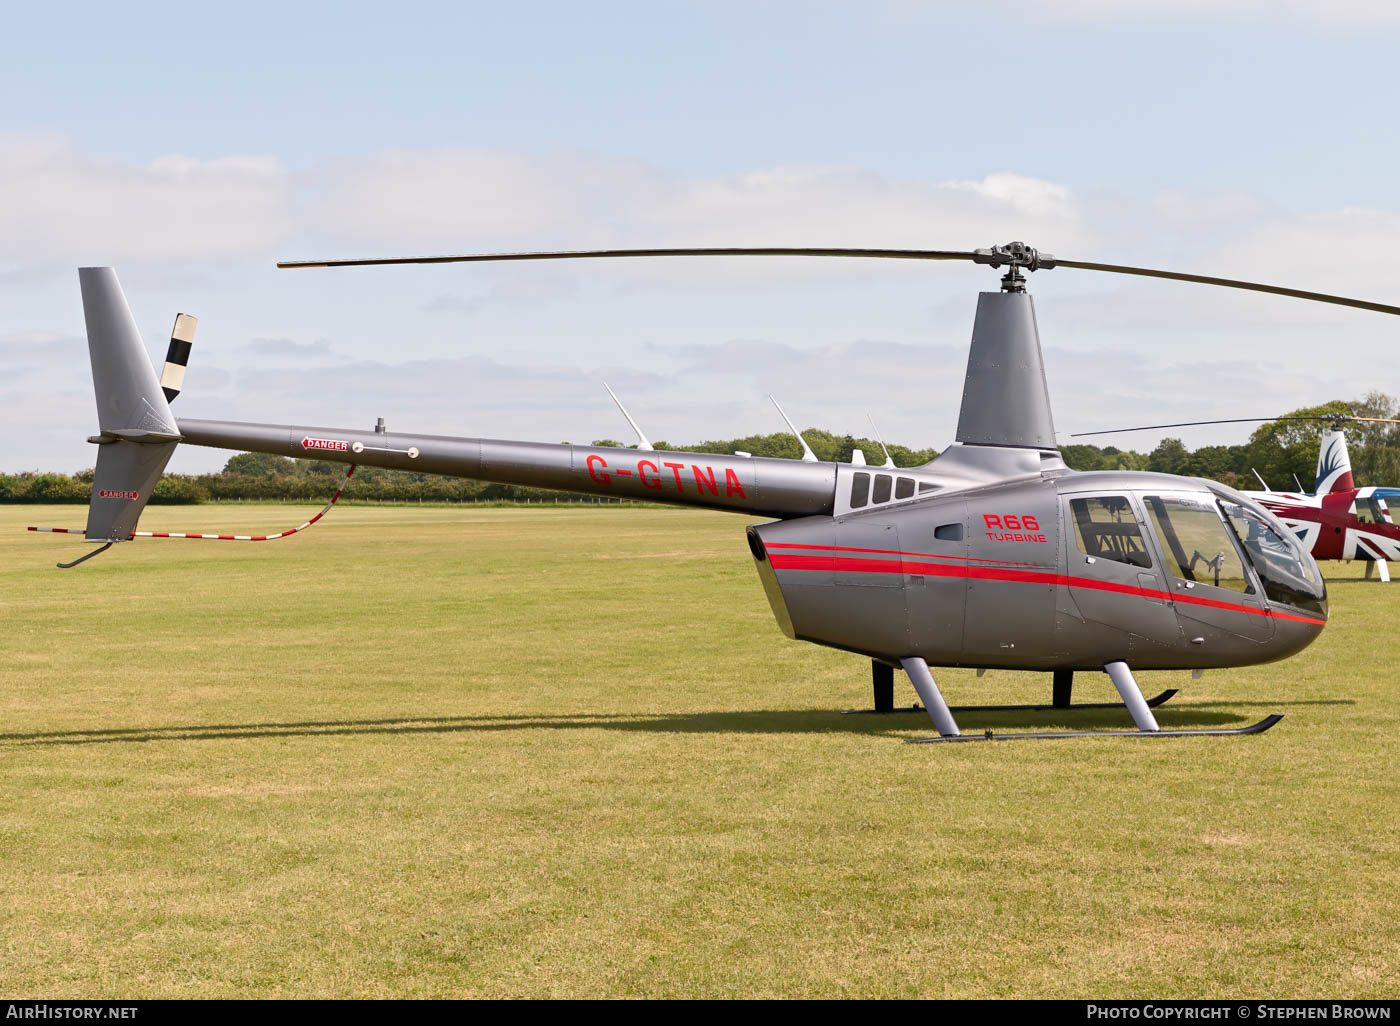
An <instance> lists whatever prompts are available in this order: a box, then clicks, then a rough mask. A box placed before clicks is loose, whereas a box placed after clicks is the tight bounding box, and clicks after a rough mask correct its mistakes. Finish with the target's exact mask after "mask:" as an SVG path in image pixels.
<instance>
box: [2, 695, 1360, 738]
mask: <svg viewBox="0 0 1400 1026" xmlns="http://www.w3.org/2000/svg"><path fill="white" fill-rule="evenodd" d="M1352 704H1354V703H1353V702H1352V700H1351V699H1334V700H1325V699H1323V700H1311V701H1278V702H1253V703H1251V702H1223V701H1221V702H1199V703H1194V704H1190V705H1187V704H1182V705H1180V706H1178V707H1176V708H1166V707H1162V708H1158V709H1156V710H1154V712H1155V714H1156V717H1157V720H1158V722H1159V723H1160V724H1161V725H1162V727H1163V728H1164V729H1172V728H1188V727H1214V726H1222V725H1225V724H1229V725H1231V726H1245V725H1246V724H1247V723H1248V721H1247V720H1242V719H1240V717H1239V715H1237V714H1232V713H1229V712H1216V711H1213V710H1214V709H1215V708H1217V707H1218V708H1222V709H1236V710H1238V709H1247V708H1253V707H1265V706H1267V707H1270V708H1274V707H1281V706H1306V705H1352ZM959 725H960V726H961V727H962V728H963V730H964V731H966V732H971V733H978V732H981V731H982V730H983V729H984V728H992V729H994V730H998V731H1005V730H1010V729H1014V730H1101V729H1102V730H1113V729H1118V730H1123V729H1130V728H1131V727H1132V721H1131V720H1130V719H1129V718H1128V715H1127V711H1126V710H1123V709H1085V710H1078V711H1077V710H1074V709H1070V710H1068V711H1065V712H1056V713H1049V712H978V713H964V714H962V715H961V716H959ZM931 726H932V725H931V723H930V721H929V718H928V714H927V713H925V712H924V711H923V710H918V711H914V712H911V711H907V710H903V711H900V712H895V713H889V714H886V715H871V716H843V715H842V714H841V713H840V712H838V711H835V710H824V709H773V710H767V709H764V710H745V711H738V712H700V713H656V714H640V715H628V714H622V713H567V714H560V715H556V716H549V715H539V714H535V715H525V714H522V715H515V716H509V715H506V716H499V715H498V716H403V717H397V718H392V719H372V720H370V719H366V720H305V721H298V722H289V723H225V724H215V723H204V724H190V725H187V726H168V727H161V726H147V727H113V728H107V729H101V730H66V731H46V732H39V733H11V734H0V748H5V747H8V748H21V747H32V746H36V745H43V746H47V745H98V744H150V743H153V742H159V741H233V740H245V739H252V738H273V737H339V736H346V735H357V734H457V733H470V732H493V731H511V730H618V731H642V732H651V733H696V734H705V733H721V734H723V733H736V734H835V733H843V734H869V735H877V736H885V737H898V736H903V733H904V732H916V733H921V734H927V733H929V731H930V727H931Z"/></svg>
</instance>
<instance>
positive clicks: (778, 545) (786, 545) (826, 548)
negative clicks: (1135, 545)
mask: <svg viewBox="0 0 1400 1026" xmlns="http://www.w3.org/2000/svg"><path fill="white" fill-rule="evenodd" d="M764 548H767V549H808V550H816V551H818V552H875V553H882V554H884V555H887V556H927V557H928V558H929V559H959V560H964V561H968V560H972V561H976V562H979V563H1001V564H1002V565H1004V566H1043V565H1044V564H1041V563H1016V562H1013V561H1012V560H1009V559H989V558H986V557H984V556H945V555H942V554H940V553H937V552H903V551H901V550H899V549H850V548H845V547H843V546H840V545H798V544H796V543H794V542H772V543H765V545H764Z"/></svg>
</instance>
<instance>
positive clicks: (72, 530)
mask: <svg viewBox="0 0 1400 1026" xmlns="http://www.w3.org/2000/svg"><path fill="white" fill-rule="evenodd" d="M354 473H355V464H353V463H352V464H350V469H349V470H347V471H346V472H345V480H344V481H342V482H341V483H340V487H339V488H337V489H336V490H335V494H334V495H332V496H331V501H330V502H328V503H326V504H325V505H324V506H322V507H321V512H319V513H317V514H316V515H315V516H314V517H312V518H311V519H310V520H308V521H307V522H306V523H304V524H302V525H301V526H300V527H293V528H291V529H290V530H286V531H282V532H281V533H279V534H196V533H194V532H192V531H186V532H179V531H132V532H131V537H133V538H201V539H205V540H208V541H255V542H260V541H276V540H277V539H278V538H286V537H288V536H289V535H293V534H297V533H299V532H301V531H305V530H306V529H307V528H308V527H310V526H311V525H312V524H314V523H316V521H318V520H320V519H321V518H322V517H323V516H325V515H326V514H327V513H328V512H330V508H331V507H332V506H334V505H335V504H336V503H337V502H338V501H339V500H340V494H341V492H343V491H345V486H346V485H347V484H349V483H350V478H351V477H352V476H354ZM29 530H31V531H47V532H48V533H50V534H83V533H84V530H83V528H81V527H31V528H29Z"/></svg>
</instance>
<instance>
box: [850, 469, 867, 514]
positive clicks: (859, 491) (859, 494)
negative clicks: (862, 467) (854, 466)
mask: <svg viewBox="0 0 1400 1026" xmlns="http://www.w3.org/2000/svg"><path fill="white" fill-rule="evenodd" d="M869 501H870V475H869V474H852V475H851V509H860V508H861V507H862V506H864V505H866V504H867V503H868V502H869Z"/></svg>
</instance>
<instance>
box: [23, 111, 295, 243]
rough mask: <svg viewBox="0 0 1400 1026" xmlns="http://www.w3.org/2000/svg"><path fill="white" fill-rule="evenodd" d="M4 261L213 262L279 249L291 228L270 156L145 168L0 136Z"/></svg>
mask: <svg viewBox="0 0 1400 1026" xmlns="http://www.w3.org/2000/svg"><path fill="white" fill-rule="evenodd" d="M0 195H4V196H7V197H11V198H12V199H16V200H18V199H19V198H22V200H21V201H15V202H7V203H4V204H0V261H3V262H5V263H7V264H10V265H11V266H14V265H34V264H40V265H45V264H47V265H55V264H58V265H63V266H64V268H65V269H68V268H71V267H72V266H74V265H83V264H102V263H124V262H130V261H158V262H159V261H164V262H178V261H201V262H208V261H218V260H222V259H225V258H227V257H230V256H237V255H242V254H247V253H253V252H262V251H264V250H266V249H267V248H268V247H269V246H275V245H277V244H278V243H279V242H280V241H281V239H282V238H283V237H284V233H285V232H286V230H287V225H288V223H289V216H288V209H289V203H290V194H289V190H288V179H287V175H286V172H285V170H284V169H283V168H282V167H281V165H280V164H278V162H277V161H276V160H274V159H272V158H270V157H256V156H231V157H224V158H219V159H216V160H207V161H199V160H193V159H191V158H188V157H183V156H179V155H173V154H172V155H167V156H163V157H158V158H156V159H155V160H152V161H150V162H149V163H147V164H133V163H130V162H125V161H120V160H115V159H112V158H107V157H101V156H97V155H95V154H91V153H87V152H84V151H82V150H80V149H78V148H77V147H76V146H74V144H73V143H72V142H70V141H69V140H67V139H65V138H63V137H62V136H57V135H38V136H15V135H9V136H0Z"/></svg>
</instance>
